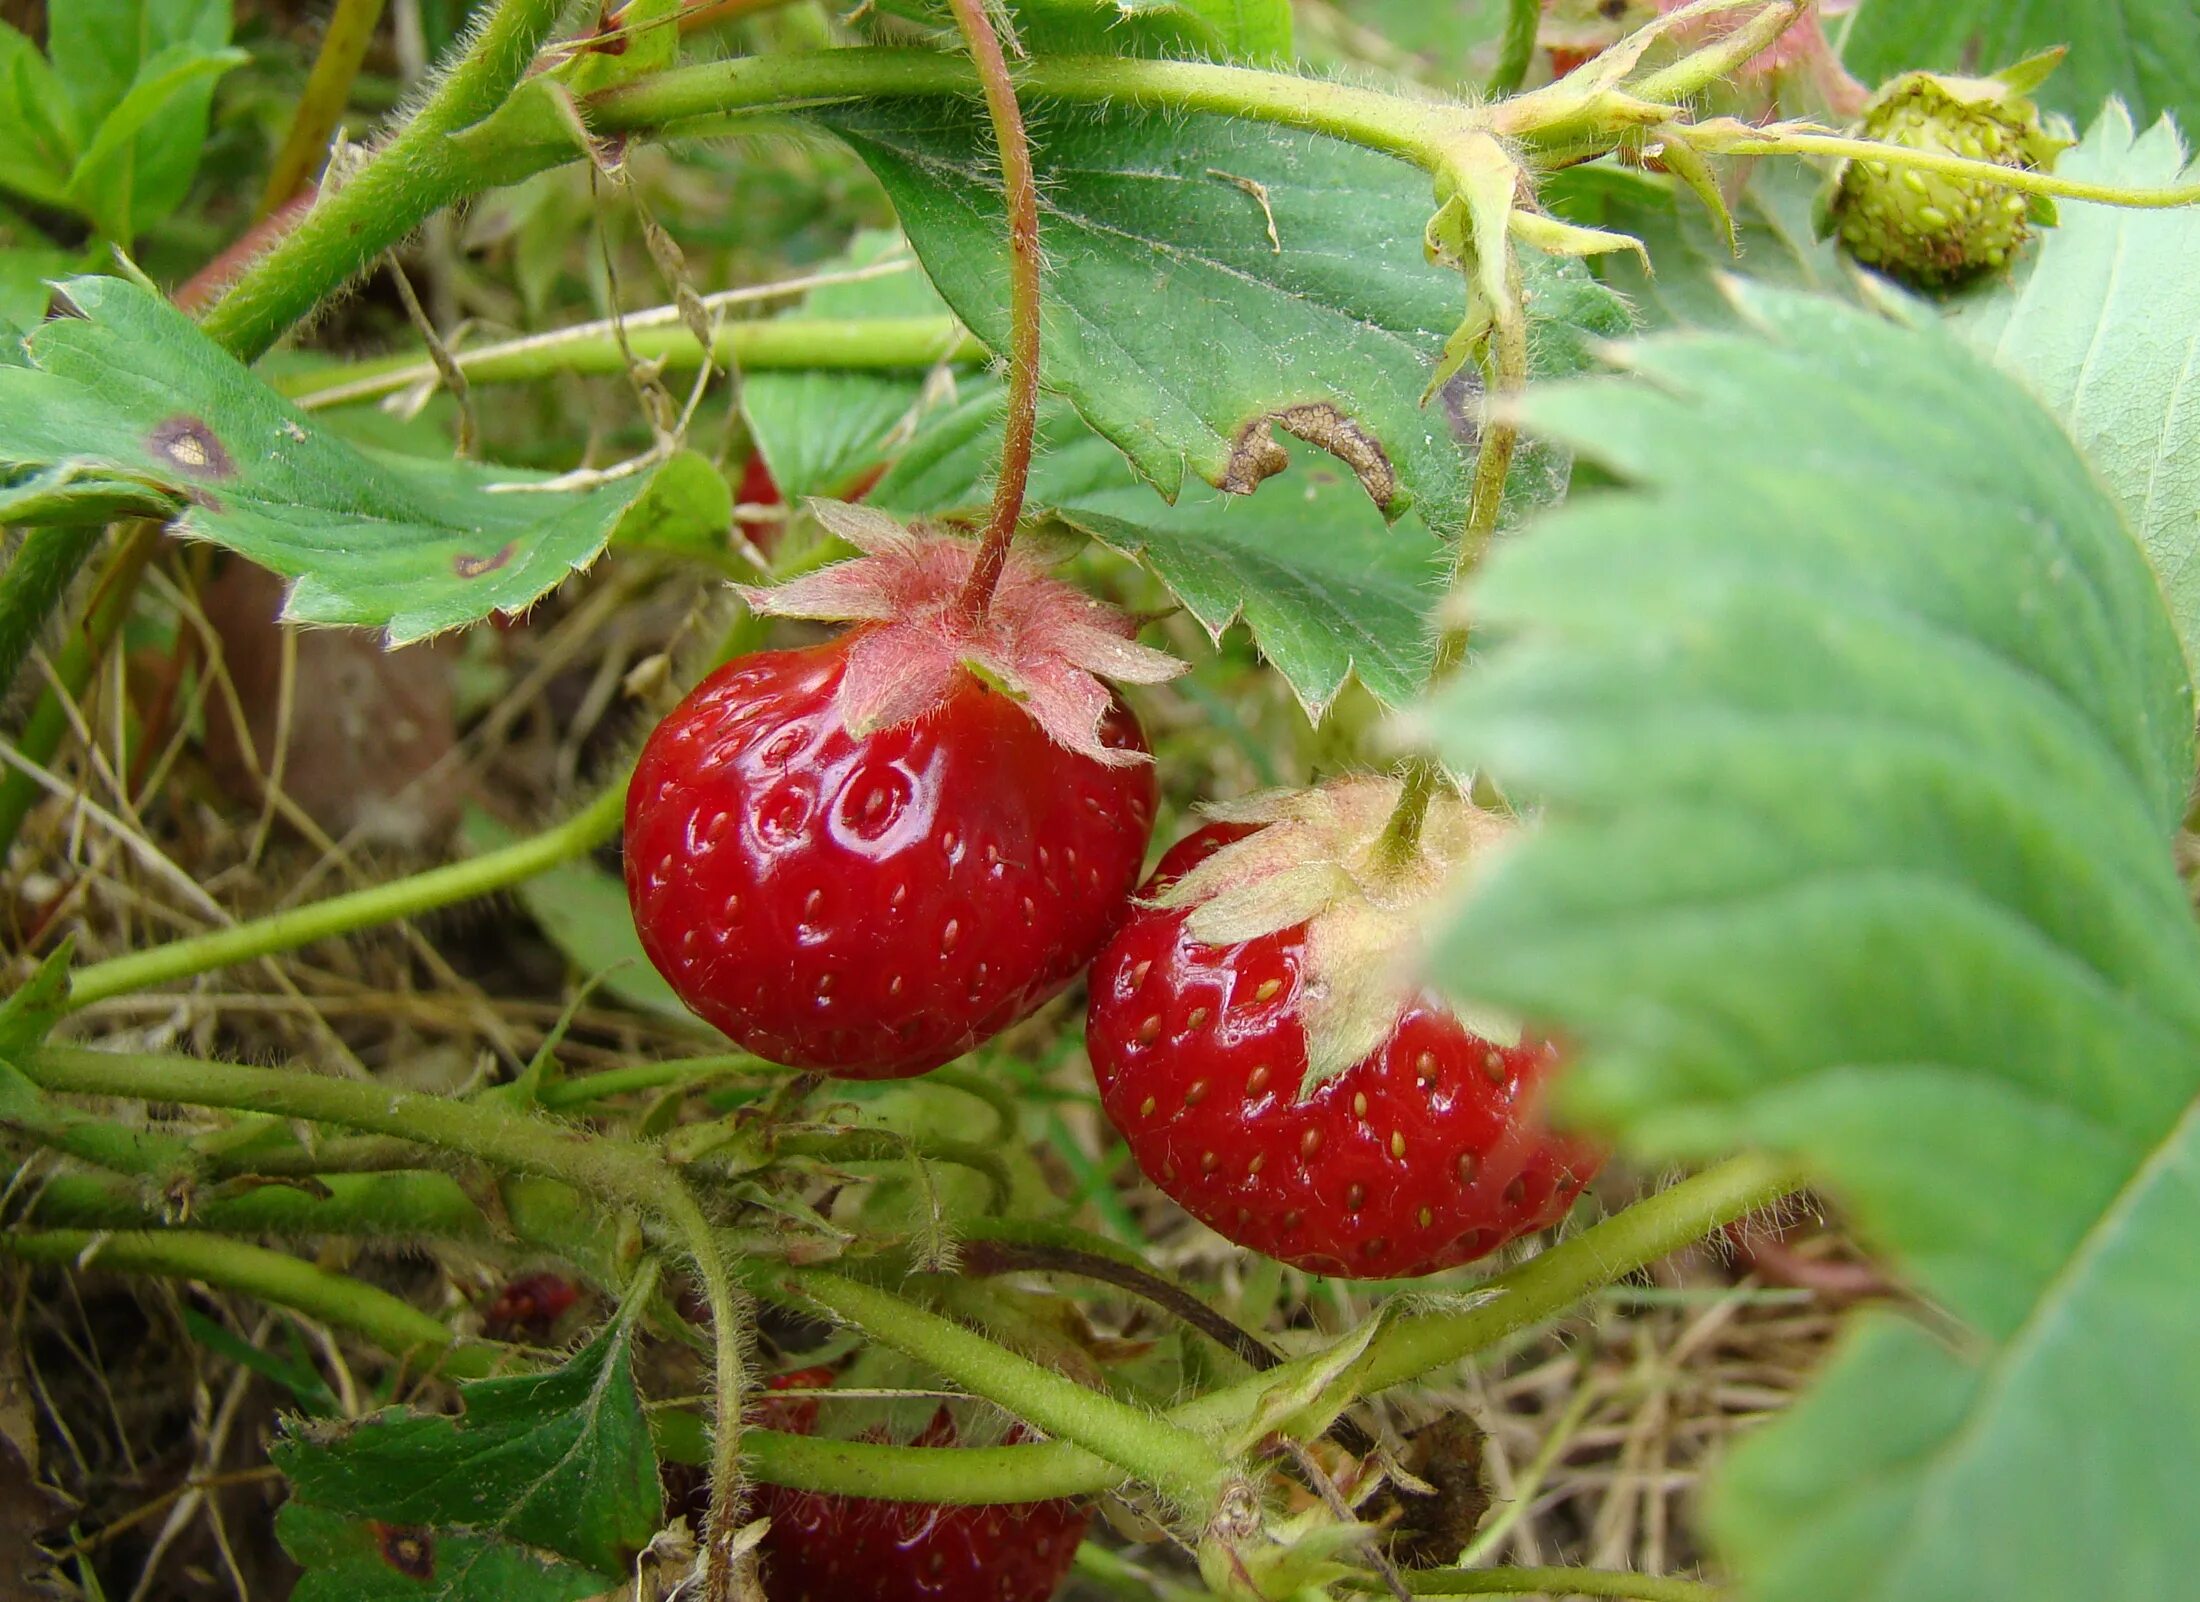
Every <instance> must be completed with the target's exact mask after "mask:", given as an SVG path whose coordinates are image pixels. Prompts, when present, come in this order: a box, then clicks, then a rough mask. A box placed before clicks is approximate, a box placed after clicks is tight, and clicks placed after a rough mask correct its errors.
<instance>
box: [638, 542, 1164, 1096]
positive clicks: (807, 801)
mask: <svg viewBox="0 0 2200 1602" xmlns="http://www.w3.org/2000/svg"><path fill="white" fill-rule="evenodd" d="M812 504H813V507H814V509H815V510H816V511H817V513H818V515H819V517H820V518H821V520H822V521H824V523H825V524H826V526H827V527H828V528H830V529H831V530H832V531H833V532H834V533H836V534H839V535H841V536H842V537H843V538H845V539H847V540H848V541H849V542H850V543H851V544H854V545H855V546H857V547H858V548H859V549H861V550H863V551H864V552H865V553H866V554H865V555H864V556H863V557H862V558H861V559H859V560H856V561H851V562H844V563H841V564H839V565H838V566H835V567H829V568H825V569H823V570H821V571H819V572H816V573H813V574H811V575H809V576H807V577H805V578H802V579H798V580H795V581H793V582H792V583H789V584H784V585H781V586H779V587H778V588H776V589H771V590H763V591H753V592H745V593H747V594H748V596H749V600H750V602H751V604H752V605H754V606H756V607H757V608H758V609H759V610H762V611H767V612H773V613H778V614H782V615H788V616H799V617H830V618H842V619H849V620H853V621H855V622H856V623H857V625H858V626H857V627H855V628H854V629H852V630H850V631H849V632H848V633H845V634H843V635H841V636H839V637H838V638H836V639H833V640H829V641H827V642H825V643H824V644H822V645H816V646H811V647H809V648H807V649H802V650H791V651H767V652H761V653H758V654H757V655H754V656H749V657H743V658H740V659H737V660H736V661H734V662H731V663H729V664H727V665H726V666H725V667H723V668H721V669H719V670H718V671H717V672H716V673H714V674H712V675H711V676H710V677H709V678H707V679H705V680H704V681H703V683H702V684H700V685H698V686H697V687H696V689H695V691H694V692H693V693H692V694H690V695H689V696H688V698H687V699H686V700H685V701H683V702H681V704H680V705H679V706H678V707H677V708H675V709H674V710H673V712H672V714H671V715H670V716H669V717H667V718H666V719H665V720H664V722H663V723H662V724H660V725H659V726H658V728H657V729H656V731H655V732H654V733H653V734H652V735H651V736H650V738H649V741H648V743H647V744H646V745H645V746H644V748H643V751H642V755H641V760H640V762H639V763H638V764H637V765H636V767H635V770H634V776H633V778H632V780H631V781H630V782H629V785H628V789H627V805H626V838H625V854H626V885H627V897H628V901H629V903H630V904H631V906H632V909H633V913H634V925H635V928H636V930H637V931H638V932H639V934H640V935H641V940H642V948H643V950H644V951H646V952H647V953H648V955H649V959H650V961H651V962H652V963H654V964H655V965H656V967H657V970H658V971H659V972H660V973H662V974H663V975H664V976H665V978H666V980H667V981H668V982H669V983H670V984H671V985H672V988H673V989H674V990H675V991H676V992H678V994H679V996H680V999H681V1000H682V1001H684V1002H686V1003H687V1005H688V1006H690V1007H692V1008H693V1009H694V1010H695V1011H696V1012H697V1013H698V1014H699V1015H701V1016H702V1017H703V1018H704V1019H705V1020H707V1021H708V1022H710V1023H712V1024H715V1025H716V1026H717V1027H718V1028H720V1029H722V1030H724V1031H725V1032H726V1034H728V1035H730V1036H731V1037H732V1038H733V1039H734V1040H735V1041H737V1042H739V1043H740V1044H741V1045H742V1046H743V1047H745V1048H747V1049H748V1050H750V1051H753V1052H755V1053H756V1054H757V1055H759V1056H761V1057H765V1058H768V1059H770V1060H771V1061H774V1062H782V1063H786V1064H789V1065H790V1066H794V1067H801V1068H815V1069H822V1070H824V1071H826V1072H829V1073H834V1074H839V1075H842V1076H844V1077H847V1078H860V1079H870V1078H887V1077H898V1076H902V1075H908V1074H917V1073H923V1072H924V1071H926V1070H927V1069H930V1068H936V1067H938V1066H939V1065H940V1064H941V1063H944V1062H947V1061H949V1060H950V1059H952V1058H955V1057H958V1056H961V1055H962V1054H963V1053H964V1052H966V1051H969V1050H970V1049H971V1048H972V1047H974V1046H976V1045H978V1044H980V1043H981V1042H983V1041H984V1040H986V1039H987V1038H989V1037H990V1036H992V1035H994V1034H996V1033H998V1032H999V1031H1000V1030H1002V1029H1005V1028H1007V1027H1008V1026H1009V1025H1010V1024H1012V1023H1015V1022H1016V1021H1017V1020H1018V1019H1020V1018H1023V1017H1025V1016H1027V1015H1028V1014H1030V1013H1031V1012H1032V1011H1033V1010H1034V1009H1035V1008H1037V1007H1038V1006H1039V1005H1041V1004H1042V1003H1043V1002H1045V1001H1046V1000H1047V999H1048V998H1049V997H1051V996H1053V995H1054V994H1056V993H1057V992H1058V991H1060V990H1061V989H1062V987H1063V986H1065V985H1067V984H1068V983H1069V981H1070V980H1071V978H1072V977H1074V976H1075V975H1076V974H1077V973H1078V972H1079V971H1080V970H1081V969H1082V968H1084V966H1085V965H1086V964H1087V963H1088V962H1090V961H1091V959H1092V956H1093V953H1095V952H1096V951H1098V950H1099V948H1100V946H1101V945H1102V944H1103V943H1104V942H1105V941H1106V939H1107V938H1108V936H1109V935H1110V934H1111V933H1112V932H1113V931H1114V929H1115V927H1116V925H1117V924H1118V923H1119V922H1120V921H1121V920H1122V917H1123V914H1124V912H1125V911H1126V907H1127V898H1128V897H1129V895H1130V892H1131V890H1132V888H1133V887H1134V886H1135V885H1136V884H1137V881H1138V872H1139V868H1140V866H1141V865H1142V863H1143V861H1144V858H1145V851H1146V843H1147V840H1148V838H1149V837H1150V835H1151V833H1152V829H1153V818H1154V808H1155V801H1156V793H1155V784H1154V776H1153V766H1152V757H1151V756H1150V755H1149V753H1148V751H1147V748H1146V742H1145V737H1144V735H1143V734H1142V733H1141V731H1140V730H1139V727H1138V720H1137V719H1136V717H1134V716H1133V715H1132V713H1131V711H1130V709H1129V708H1128V707H1126V706H1125V705H1123V703H1122V701H1121V700H1120V698H1118V697H1117V696H1116V695H1115V694H1114V693H1113V692H1112V691H1111V690H1110V689H1109V688H1108V687H1107V685H1106V684H1104V683H1103V682H1102V678H1101V676H1102V675H1105V676H1106V677H1108V678H1114V679H1122V680H1128V681H1131V682H1137V683H1151V682H1154V681H1156V680H1159V679H1163V678H1167V677H1169V676H1170V675H1171V674H1173V673H1175V672H1177V671H1179V669H1180V667H1181V664H1180V663H1178V662H1176V661H1175V660H1174V659H1172V658H1170V657H1168V656H1165V655H1163V654H1162V653H1161V652H1158V651H1154V650H1150V649H1148V648H1147V647H1145V646H1141V645H1138V644H1136V643H1135V642H1134V641H1133V640H1132V639H1131V638H1130V633H1131V628H1130V624H1129V623H1128V621H1127V620H1126V619H1124V618H1123V617H1122V616H1121V615H1120V614H1118V613H1116V612H1114V611H1112V610H1111V609H1109V608H1107V607H1105V606H1103V605H1101V604H1100V603H1098V602H1096V601H1094V600H1092V599H1091V598H1089V597H1087V596H1085V595H1083V594H1081V593H1079V592H1078V591H1077V590H1075V589H1072V588H1071V587H1070V586H1068V585H1066V584H1063V583H1061V582H1059V581H1057V580H1055V579H1052V578H1049V577H1047V576H1045V575H1044V574H1042V573H1041V572H1039V571H1038V569H1037V568H1036V567H1034V566H1033V565H1032V564H1031V563H1029V562H1028V561H1026V560H1025V559H1024V558H1022V557H1021V556H1016V555H1012V556H1011V557H1010V559H1009V562H1008V565H1007V567H1006V569H1005V570H1004V571H1003V573H1002V576H1001V579H1000V583H999V586H998V588H997V589H996V591H995V592H994V595H993V599H992V603H991V606H990V607H989V608H988V609H987V611H986V612H985V614H984V615H983V616H982V617H979V618H976V619H971V618H969V617H967V616H965V615H964V612H963V609H962V608H961V606H960V604H959V599H960V596H961V592H962V589H963V586H964V584H965V582H966V580H967V579H968V577H969V573H970V568H971V563H972V559H973V557H974V555H975V548H974V547H973V546H971V545H970V544H969V543H967V542H965V541H962V540H956V539H951V538H948V537H946V536H944V535H940V534H936V533H929V532H923V531H913V530H909V529H905V528H903V527H902V526H901V525H900V524H899V523H897V522H895V521H894V520H893V519H892V518H890V517H888V516H886V515H885V514H884V513H881V512H875V511H872V510H870V509H868V508H863V507H855V506H845V505H840V504H838V503H812Z"/></svg>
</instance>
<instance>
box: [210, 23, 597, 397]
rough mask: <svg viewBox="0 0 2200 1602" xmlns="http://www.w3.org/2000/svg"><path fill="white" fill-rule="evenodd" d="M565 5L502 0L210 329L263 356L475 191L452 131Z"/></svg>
mask: <svg viewBox="0 0 2200 1602" xmlns="http://www.w3.org/2000/svg"><path fill="white" fill-rule="evenodd" d="M564 10H565V0H498V3H497V4H496V6H495V8H494V9H493V10H491V11H490V12H489V14H488V17H487V19H486V20H485V21H484V22H482V23H481V24H480V25H479V26H478V27H477V28H476V29H475V31H474V34H473V38H472V41H471V42H470V43H469V44H468V45H467V47H466V50H465V53H464V54H463V55H461V56H460V57H459V59H458V60H457V61H456V62H455V63H453V65H452V67H451V69H450V71H449V72H448V73H447V74H446V75H445V76H444V78H443V81H442V82H441V83H440V84H439V85H437V87H436V90H435V93H433V94H432V95H430V96H429V97H428V99H427V101H426V102H425V103H424V104H423V105H422V106H421V108H420V110H419V111H418V112H417V113H415V114H414V116H413V118H412V120H411V121H410V122H408V123H407V124H405V126H404V127H403V128H401V129H399V130H398V132H397V134H396V136H395V137H394V138H392V139H391V140H390V141H389V143H388V144H386V145H384V146H383V147H382V148H381V150H380V151H379V152H377V153H376V155H375V156H374V158H373V159H372V160H370V161H369V162H368V163H367V164H366V165H365V166H364V167H362V168H360V169H359V171H358V172H356V173H355V174H353V175H352V177H351V178H350V179H349V180H348V181H346V182H345V183H344V184H343V185H342V186H341V187H338V188H335V189H333V190H332V191H331V192H330V193H327V194H325V195H323V196H322V198H321V200H320V202H319V203H318V204H317V205H315V206H314V208H313V209H312V210H311V211H310V212H308V213H306V215H305V216H304V217H303V218H302V219H301V220H300V221H299V223H298V226H297V227H295V228H293V229H292V230H291V231H290V232H289V233H288V234H286V235H285V236H284V237H283V238H282V239H281V240H280V241H278V242H277V243H276V244H275V246H274V247H273V248H272V249H270V250H269V251H268V253H267V254H266V255H264V256H262V257H261V258H260V259H259V260H258V261H257V262H255V263H253V265H252V266H250V267H248V268H247V269H245V272H244V274H243V276H242V277H240V278H239V279H238V280H237V281H236V282H235V283H234V284H232V285H231V286H230V288H229V291H228V293H226V294H225V295H223V296H222V298H221V299H220V300H219V301H217V302H216V303H215V304H214V307H213V309H212V310H211V311H209V312H208V313H207V314H206V318H205V321H204V323H203V325H202V326H203V327H204V328H205V329H206V331H207V333H208V334H210V335H212V336H213V338H214V339H215V340H216V341H218V342H219V343H220V344H222V345H223V346H225V347H226V348H227V349H228V350H229V351H230V352H231V354H233V355H235V356H237V357H238V358H240V359H241V360H244V361H251V360H254V359H256V358H257V357H259V356H260V355H261V354H262V353H264V352H265V351H266V350H267V349H268V348H269V347H270V346H272V345H273V344H274V343H275V341H276V340H278V339H280V338H282V336H283V334H284V333H285V332H287V331H288V330H289V328H290V327H291V326H292V325H293V324H294V323H296V322H297V321H298V320H299V319H300V318H302V317H304V316H306V315H307V314H308V313H310V312H311V311H312V310H313V308H314V307H315V306H317V305H319V304H320V303H321V301H322V300H324V299H325V298H327V297H328V296H329V295H330V294H332V293H334V292H335V291H336V290H338V289H340V288H341V287H343V285H344V284H346V283H348V282H349V281H350V280H351V279H352V278H353V277H355V276H357V275H358V274H359V273H360V272H362V271H364V270H365V269H366V268H367V267H369V266H370V265H372V264H373V263H374V262H376V261H378V260H379V259H380V258H381V255H382V253H383V252H384V251H385V250H388V249H389V248H390V247H391V246H393V245H395V244H397V243H398V242H399V241H400V240H402V239H403V238H404V237H405V236H406V235H407V234H409V233H411V232H412V231H413V230H414V229H415V228H417V227H419V226H420V224H421V223H422V222H423V221H425V220H426V219H427V218H428V217H429V216H431V215H432V214H433V213H435V212H437V211H440V210H442V209H443V207H445V206H447V205H449V204H450V203H451V202H452V201H454V200H458V199H460V198H462V197H463V196H464V195H465V194H467V193H469V192H471V188H472V184H471V182H470V180H471V177H472V173H471V170H470V168H469V166H468V164H467V163H465V162H462V161H454V160H453V159H452V151H451V148H450V141H451V139H452V137H453V136H454V135H456V134H458V133H459V132H461V131H462V130H464V129H467V128H470V127H472V126H473V125H474V124H476V123H478V122H480V121H482V120H483V119H484V118H486V117H487V116H488V115H489V114H490V113H491V112H493V111H495V110H496V109H497V107H499V106H500V105H502V104H503V103H504V101H505V99H506V97H507V96H509V95H510V94H511V93H512V91H513V89H515V88H516V87H517V86H518V85H519V83H520V80H521V79H522V78H523V77H524V76H525V75H526V72H527V69H528V67H529V66H531V65H532V64H533V63H534V59H535V54H536V52H537V51H539V50H540V49H541V48H542V46H543V44H544V42H545V41H547V40H548V39H549V37H550V31H551V29H553V28H555V27H556V26H557V23H558V17H559V15H560V14H561V13H562V12H563V11H564ZM575 154H578V152H575Z"/></svg>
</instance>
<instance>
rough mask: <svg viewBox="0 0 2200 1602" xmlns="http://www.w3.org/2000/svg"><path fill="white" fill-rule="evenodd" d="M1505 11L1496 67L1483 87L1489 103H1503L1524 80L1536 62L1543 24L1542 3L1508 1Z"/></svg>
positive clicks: (1517, 0)
mask: <svg viewBox="0 0 2200 1602" xmlns="http://www.w3.org/2000/svg"><path fill="white" fill-rule="evenodd" d="M1507 7H1508V9H1507V10H1506V12H1505V38H1504V42H1503V43H1502V44H1501V45H1500V46H1499V47H1498V52H1497V66H1496V68H1495V69H1494V70H1493V71H1492V72H1491V73H1490V81H1489V82H1488V83H1487V84H1486V85H1484V88H1485V90H1486V92H1487V93H1488V95H1489V97H1490V98H1491V99H1492V100H1501V99H1503V98H1504V97H1505V96H1506V95H1509V94H1511V93H1513V92H1514V91H1515V90H1517V89H1518V88H1519V87H1520V85H1521V84H1522V82H1524V81H1525V80H1526V78H1527V76H1528V64H1529V63H1530V62H1532V61H1533V60H1535V35H1536V30H1537V28H1538V27H1540V26H1541V24H1542V22H1543V0H1507Z"/></svg>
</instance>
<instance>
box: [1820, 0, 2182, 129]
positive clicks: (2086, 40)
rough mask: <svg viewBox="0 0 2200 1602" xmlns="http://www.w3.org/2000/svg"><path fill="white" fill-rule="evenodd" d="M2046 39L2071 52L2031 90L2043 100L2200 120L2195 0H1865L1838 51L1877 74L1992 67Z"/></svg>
mask: <svg viewBox="0 0 2200 1602" xmlns="http://www.w3.org/2000/svg"><path fill="white" fill-rule="evenodd" d="M2050 45H2068V46H2069V47H2070V54H2069V56H2068V57H2066V58H2065V59H2064V61H2063V64H2062V67H2061V69H2060V70H2058V71H2057V72H2056V74H2055V75H2054V76H2053V77H2052V78H2050V79H2048V80H2047V83H2046V84H2045V85H2044V86H2043V87H2042V88H2041V89H2040V90H2039V91H2038V93H2037V95H2036V96H2035V98H2036V99H2038V101H2039V103H2040V104H2041V105H2042V106H2045V107H2048V108H2050V109H2052V110H2056V111H2062V112H2066V113H2068V114H2069V115H2071V116H2073V117H2090V116H2092V115H2093V114H2094V113H2095V112H2096V111H2098V110H2099V109H2100V105H2101V102H2102V101H2104V100H2108V99H2111V98H2114V99H2119V100H2123V101H2125V102H2127V103H2128V104H2130V105H2131V106H2133V107H2134V108H2136V109H2137V111H2138V113H2139V115H2140V116H2141V117H2142V118H2143V119H2144V120H2146V121H2149V122H2151V121H2153V120H2154V118H2156V117H2158V116H2160V115H2161V114H2162V113H2163V112H2165V111H2166V112H2171V113H2173V114H2174V115H2175V116H2176V117H2177V118H2178V120H2179V121H2181V122H2182V123H2183V124H2184V125H2185V126H2186V127H2187V128H2200V8H2196V7H2194V5H2193V3H2192V0H2090V3H2088V4H2086V5H2083V6H2062V5H2032V4H2024V5H2017V4H2012V3H2011V0H1862V3H1861V4H1860V5H1858V7H1857V9H1856V15H1855V17H1854V18H1853V19H1851V21H1850V23H1849V28H1848V32H1847V34H1846V36H1845V37H1844V38H1843V41H1842V46H1841V51H1842V55H1843V57H1844V58H1845V59H1846V61H1847V63H1848V67H1849V70H1850V71H1851V72H1854V73H1856V74H1857V75H1858V76H1859V77H1861V78H1863V79H1865V80H1866V81H1867V82H1871V83H1877V82H1879V81H1880V80H1882V79H1885V78H1891V77H1893V76H1894V75H1895V74H1896V73H1898V72H1904V71H1907V70H1908V69H1910V68H1912V67H1926V68H1930V69H1933V70H1935V71H1941V72H1992V71H1994V70H1996V69H1997V68H2000V67H2005V66H2007V65H2009V64H2010V63H2011V62H2014V61H2021V60H2023V59H2024V58H2025V57H2026V56H2029V55H2031V54H2032V53H2033V52H2035V51H2038V50H2044V49H2046V48H2048V47H2049V46H2050Z"/></svg>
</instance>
